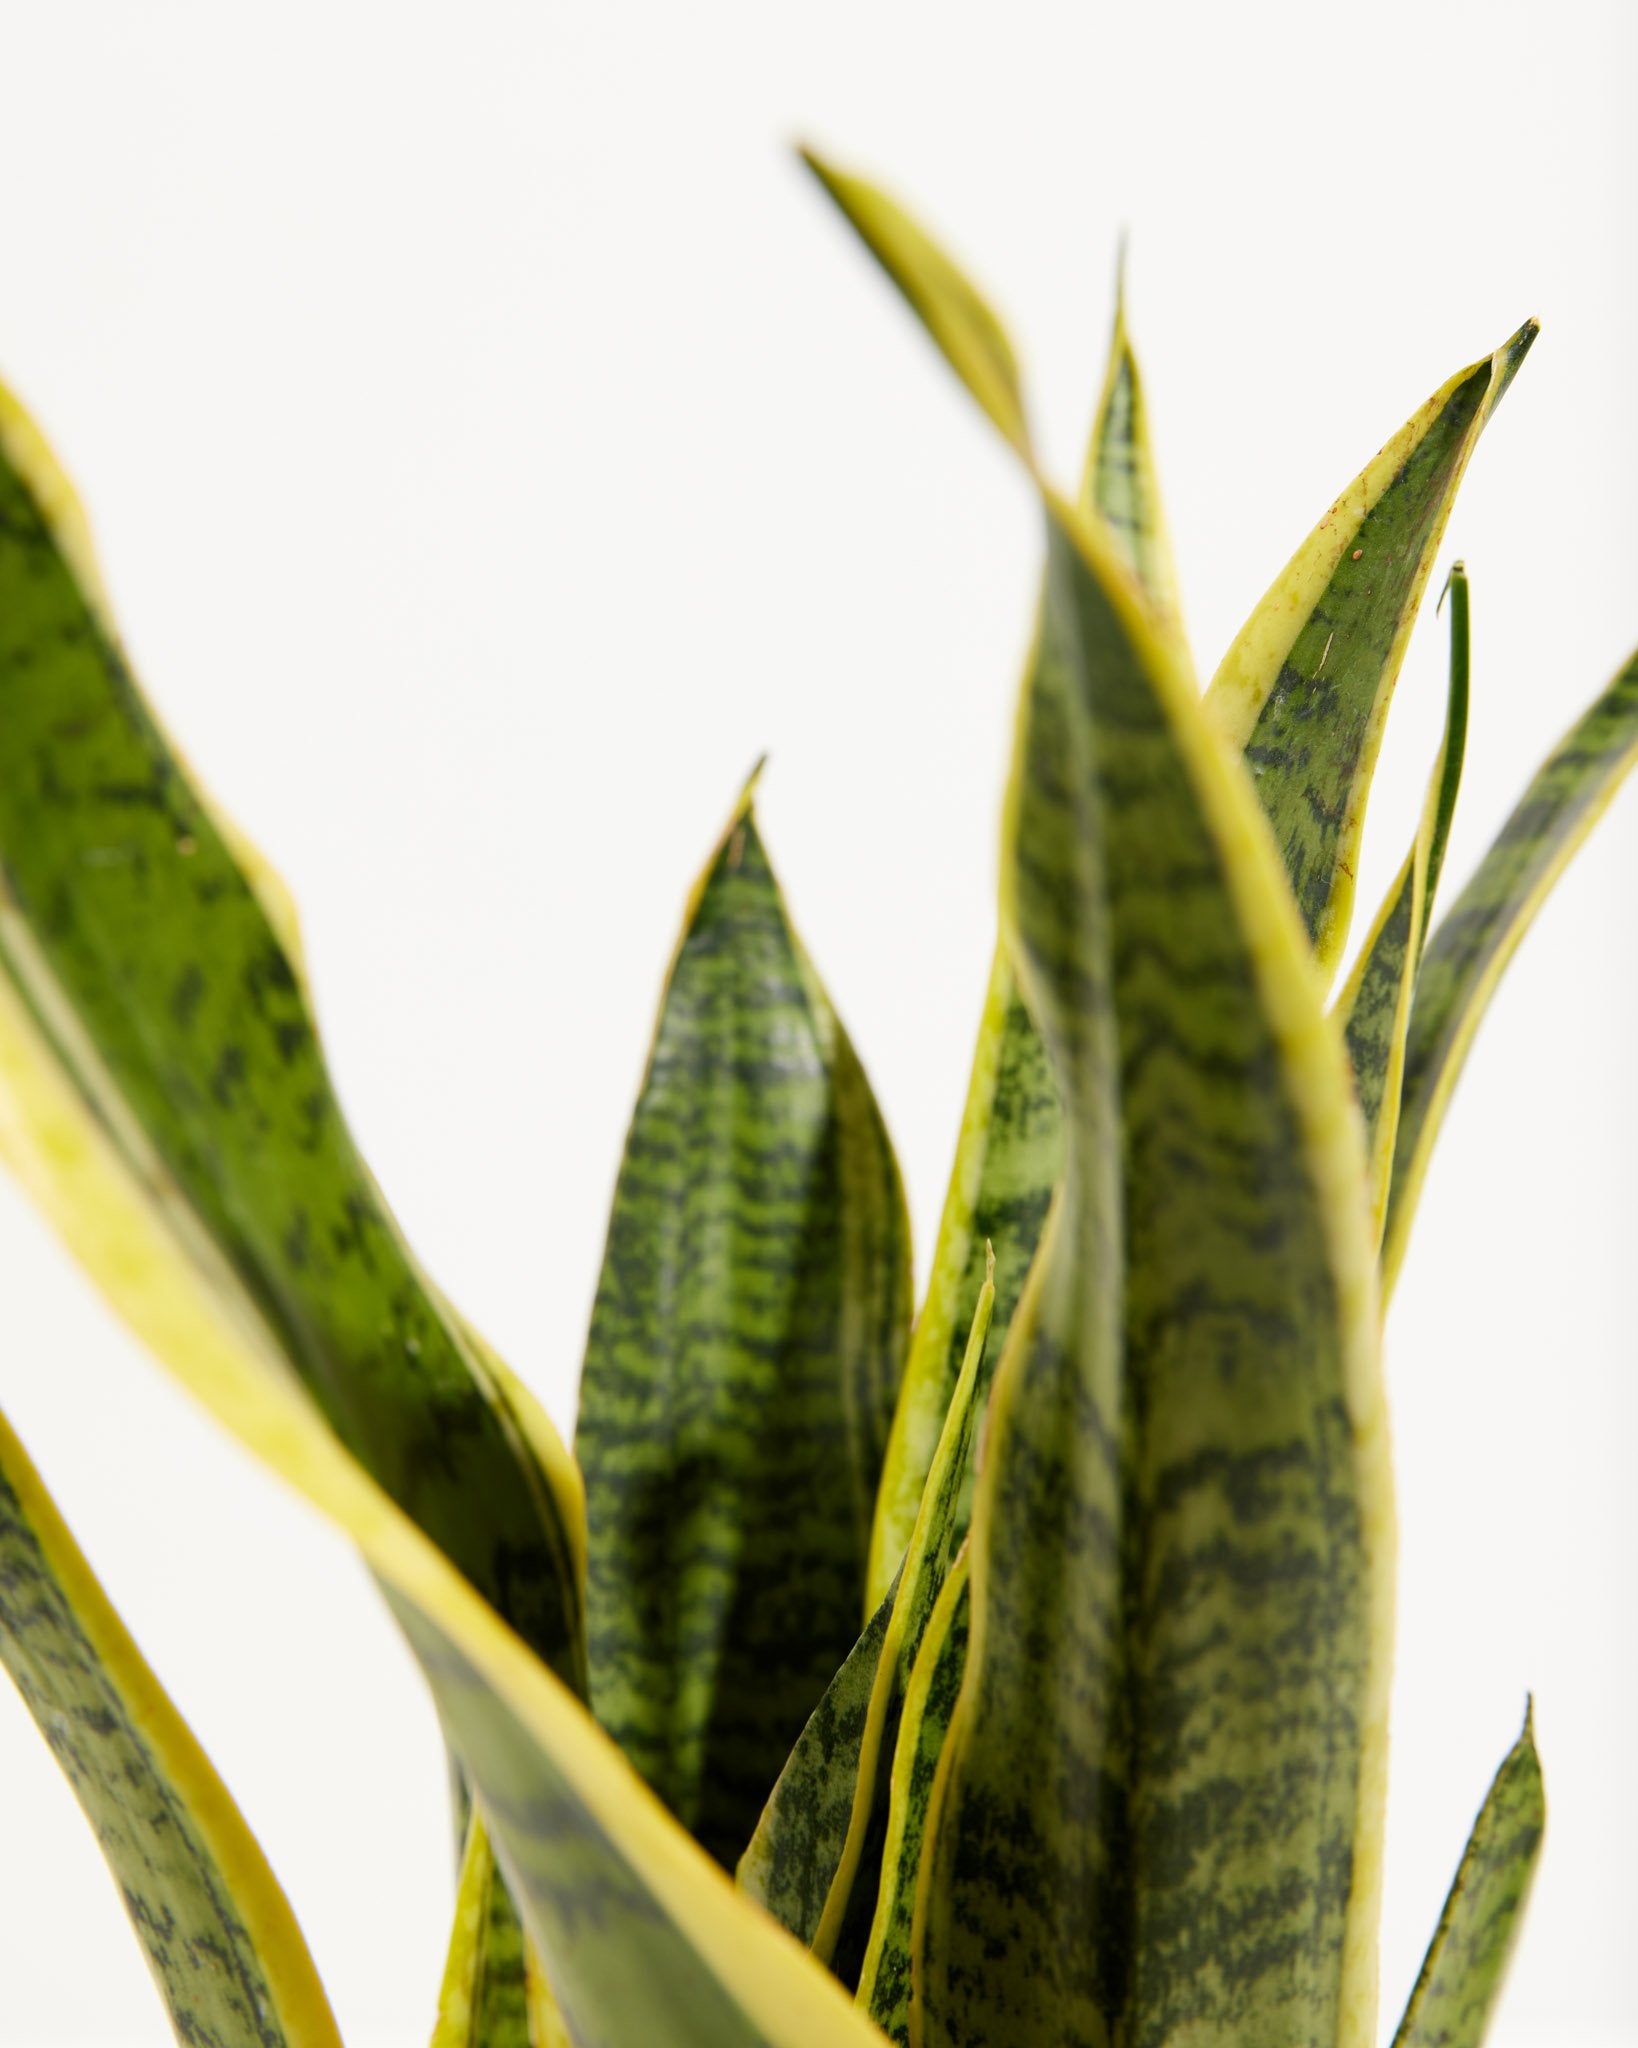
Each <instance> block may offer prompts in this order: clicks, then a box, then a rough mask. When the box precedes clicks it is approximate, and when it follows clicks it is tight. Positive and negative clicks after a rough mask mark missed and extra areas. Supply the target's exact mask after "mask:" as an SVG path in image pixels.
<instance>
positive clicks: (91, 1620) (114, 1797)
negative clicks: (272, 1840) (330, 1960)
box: [0, 1417, 340, 2048]
mask: <svg viewBox="0 0 1638 2048" xmlns="http://www.w3.org/2000/svg"><path fill="white" fill-rule="evenodd" d="M0 1663H3V1664H4V1665H5V1667H6V1670H7V1671H8V1672H9V1673H10V1674H11V1677H12V1679H13V1680H14V1682H15V1683H16V1686H17V1689H18V1691H19V1692H20V1693H21V1694H22V1696H23V1701H24V1704H25V1705H26V1706H27V1708H28V1710H29V1712H30V1713H31V1714H32V1715H33V1716H34V1719H35V1721H36V1723H37V1724H38V1726H39V1729H40V1733H41V1734H42V1735H43V1736H44V1737H45V1739H46V1741H47V1743H48V1744H49V1745H50V1747H51V1752H52V1754H53V1755H54V1756H55V1757H56V1759H57V1762H58V1764H59V1765H60V1766H61V1768H62V1771H63V1774H64V1776H65V1777H66V1778H67V1779H68V1782H69V1784H70V1785H71V1786H72V1788H73V1791H74V1796H75V1798H76V1799H77V1800H78V1801H79V1803H80V1806H81V1808H82V1810H83V1811H84V1813H85V1817H86V1819H87V1820H88V1821H89V1822H90V1824H91V1827H92V1829H93V1830H94V1832H95V1834H96V1837H97V1846H98V1847H99V1848H100V1849H101V1851H102V1854H103V1857H104V1860H105V1861H106V1862H107V1864H108V1868H109V1872H110V1874H111V1875H112V1877H113V1879H114V1882H115V1883H116V1884H117V1885H118V1887H119V1891H120V1895H121V1897H122V1899H123V1900H124V1904H125V1910H126V1912H127V1913H128V1914H129V1915H130V1919H131V1925H132V1927H133V1928H134V1929H135V1931H136V1935H137V1938H138V1940H139V1941H140V1942H141V1944H142V1948H143V1952H144V1954H145V1956H146V1957H147V1961H148V1967H149V1969H150V1970H151V1971H152V1973H153V1977H154V1982H155V1983H156V1984H157V1985H158V1987H159V1992H160V1995H161V1997H162V1998H163V1999H164V2001H165V2005H166V2008H167V2010H168V2011H169V2014H170V2019H171V2025H172V2027H173V2028H174V2029H175V2032H176V2037H177V2039H178V2040H179V2041H180V2042H183V2043H185V2044H192V2048H284V2044H289V2048H319V2044H324V2043H330V2044H334V2048H340V2036H339V2035H338V2034H337V2032H336V2027H335V2022H334V2020H333V2019H332V2018H331V2016H330V2010H329V2007H328V2005H327V2004H326V2003H325V1998H324V1992H323V1990H322V1988H321V1987H320V1984H319V1981H318V1976H317V1973H316V1971H315V1970H314V1968H313V1963H312V1959H311V1957H310V1956H309V1955H308V1953H307V1948H306V1945H305V1944H304V1942H303V1941H302V1938H301V1933H300V1930H299V1929H298V1927H297V1926H296V1922H295V1917H294V1915H293V1914H292V1913H291V1911H290V1908H289V1906H288V1905H287V1904H286V1902H285V1898H284V1894H283V1893H282V1892H281V1891H280V1890H279V1887H278V1883H277V1881H276V1880H275V1878H274V1876H273V1873H272V1872H271V1871H270V1870H269V1869H268V1867H267V1864H266V1861H265V1859H264V1858H263V1856H262V1853H261V1851H260V1849H259V1848H258V1847H257V1846H256V1841H255V1838H254V1837H253V1836H252V1834H251V1832H250V1830H249V1828H248V1827H247V1826H246V1825H245V1823H244V1821H243V1819H242V1818H241V1816H240V1814H239V1811H238V1809H237V1807H235V1805H234V1804H233V1801H232V1799H231V1798H230V1797H229V1795H228V1792H227V1789H226V1787H225V1786H224V1785H223V1784H222V1782H221V1780H220V1779H219V1778H218V1777H217V1775H216V1773H215V1772H214V1771H213V1770H212V1769H211V1766H210V1764H209V1762H208V1761H207V1759H206V1758H205V1756H204V1754H203V1752H202V1751H201V1750H200V1749H199V1747H198V1745H197V1743H195V1741H194V1739H193V1737H192V1735H191V1734H190V1733H189V1731H188V1729H187V1726H186V1725H185V1723H184V1722H183V1720H182V1718H181V1716H180V1715H179V1714H178V1713H177V1711H176V1709H175V1708H174V1707H173V1706H172V1705H171V1703H170V1701H169V1699H167V1697H166V1696H165V1693H164V1691H163V1690H162V1688H161V1687H160V1684H159V1682H158V1680H157V1679H156V1678H155V1677H154V1675H153V1673H152V1672H151V1671H150V1670H149V1669H148V1667H147V1665H146V1664H145V1663H144V1662H143V1660H142V1656H141V1653H140V1652H139V1651H138V1650H137V1647H136V1645H135V1644H134V1643H133V1642H132V1641H131V1639H130V1637H129V1636H128V1635H127V1634H126V1632H125V1630H124V1628H123V1627H122V1626H121V1624H120V1621H119V1618H118V1616H117V1615H116V1614H115V1613H114V1611H113V1609H112V1608H111V1607H110V1606H109V1604H108V1601H107V1598H106V1596H105V1595H104V1593H103V1591H102V1589H101V1587H100V1586H99V1585H98V1584H97V1582H96V1579H95V1578H94V1577H93V1576H92V1573H91V1569H90V1567H89V1565H87V1563H86V1561H85V1559H84V1558H83V1557H82V1556H81V1554H80V1552H79V1550H78V1548H77V1547H76V1545H75V1543H74V1540H73V1538H72V1536H70V1534H69V1532H68V1530H67V1529H66V1528H65V1527H64V1525H63V1522H62V1520H61V1518H60V1517H59V1516H58V1514H57V1512H56V1510H55V1508H54V1507H53V1505H52V1503H51V1499H50V1497H49V1495H48V1494H47V1493H46V1490H45V1487H44V1485H43V1484H42V1482H41V1480H40V1476H39V1474H38V1473H37V1472H36V1471H35V1470H34V1467H33V1466H32V1465H31V1464H30V1462H29V1460H28V1457H27V1456H26V1454H25V1453H24V1451H23V1448H22V1446H21V1444H19V1443H18V1441H17V1439H16V1437H15V1436H14V1435H13V1434H12V1432H11V1429H10V1427H9V1426H8V1425H7V1423H6V1422H5V1420H4V1418H3V1417H0ZM45 1910H46V1907H45V1904H44V1902H42V1912H43V1911H45ZM11 1932H12V1934H13V1935H15V1936H16V1937H18V1938H19V1939H22V1940H26V1939H27V1938H28V1937H27V1930H26V1928H14V1929H12V1930H11Z"/></svg>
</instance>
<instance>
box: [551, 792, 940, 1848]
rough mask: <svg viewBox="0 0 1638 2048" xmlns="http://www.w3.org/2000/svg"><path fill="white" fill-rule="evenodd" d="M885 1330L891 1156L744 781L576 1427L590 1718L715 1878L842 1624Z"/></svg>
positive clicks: (618, 1204)
mask: <svg viewBox="0 0 1638 2048" xmlns="http://www.w3.org/2000/svg"><path fill="white" fill-rule="evenodd" d="M909 1323H910V1273H909V1226H908V1223H907V1220H906V1217H905V1211H904V1197H903V1193H902V1190H901V1188H900V1185H899V1177H898V1169H897V1167H896V1165H895V1163H894V1160H893V1154H892V1149H891V1147H890V1146H889V1144H888V1141H887V1135H886V1132H885V1130H884V1129H883V1126H882V1121H881V1117H880V1115H879V1114H878V1112H877V1109H876V1105H875V1102H874V1100H873V1098H872V1096H871V1094H870V1089H869V1086H868V1084H867V1082H866V1081H865V1078H864V1074H863V1072H862V1070H861V1069H860V1066H859V1063H858V1060H857V1058H856V1056H855V1054H854V1052H853V1049H852V1047H851V1046H850V1045H849V1043H848V1041H847V1037H846V1034H845V1033H844V1032H843V1031H842V1029H841V1026H840V1025H839V1024H838V1023H837V1021H836V1018H835V1015H834V1013H833V1012H832V1010H831V1008H830V1005H829V1003H828V1002H827V1001H826V1000H825V997H824V994H823V991H822V990H821V989H820V987H819V985H818V982H817V980H816V978H815V977H814V975H813V973H812V970H811V968H810V967H809V965H808V963H807V961H806V959H805V957H804V956H803V954H802V951H801V948H800V946H799V945H798V943H797V941H796V938H795V936H794V934H793V933H792V931H791V928H790V925H789V922H788V920H787V918H786V915H785V910H784V906H783V904H782V903H781V901H780V897H779V892H778V890H777V888H776V886H775V883H774V879H773V875H772V872H771V871H770V869H769V866H768V860H767V855H766V853H765V852H764V849H763V844H762V840H761V837H760V835H759V833H758V831H757V828H756V821H755V819H754V817H753V816H752V813H751V808H750V792H749V791H747V793H746V796H745V799H744V800H743V802H742V804H741V805H740V807H739V808H738V809H737V810H736V812H735V814H734V816H733V818H732V819H731V820H730V822H729V826H728V829H727V831H726V832H725V833H724V835H723V838H722V840H721V843H720V844H719V845H718V847H717V849H716V851H715V852H714V853H713V855H712V857H711V859H710V861H709V862H708V863H707V866H706V870H705V873H704V874H703V876H702V877H701V879H700V882H699V884H698V886H697V887H696V889H695V892H694V895H693V899H692V901H691V902H690V905H689V910H688V916H687V919H686V923H685V928H684V931H683V936H682V941H681V944H680V945H679V947H678V950H677V955H676V959H675V961H674V963H673V966H672V969H671V974H670V978H669V980H668V982H667V986H666V991H665V998H664V1002H663V1005H662V1009H661V1013H660V1021H659V1027H658V1030H657V1032H656V1035H655V1040H654V1049H653V1053H652V1056H651V1058H650V1061H649V1068H648V1073H647V1076H646V1078H645V1080H644V1082H643V1089H642V1094H641V1097H640V1099H639V1101H638V1104H637V1110H636V1114H635V1116H634V1117H633V1120H632V1126H631V1132H630V1136H629V1137H628V1139H627V1141H626V1152H625V1160H624V1163H623V1165H622V1167H621V1171H620V1181H619V1186H618V1188H617V1190H616V1193H615V1199H614V1213H613V1218H612V1220H611V1223H610V1226H609V1238H608V1249H607V1252H606V1254H605V1257H604V1264H603V1275H602V1279H601V1281H600V1283H599V1287H598V1293H597V1303H596V1308H595V1310H594V1312H593V1317H592V1328H591V1338H590V1342H589V1345H588V1347H587V1354H586V1368H585V1374H584V1377H583V1379H582V1381H581V1389H580V1420H579V1424H578V1428H577V1432H576V1449H577V1451H578V1453H579V1456H580V1460H581V1463H582V1466H583V1468H584V1471H585V1475H586V1490H587V1506H588V1527H589V1568H588V1582H587V1583H588V1591H587V1615H588V1632H589V1647H590V1662H591V1687H592V1690H591V1696H592V1704H593V1707H594V1710H595V1711H596V1714H597V1717H598V1719H599V1720H600V1721H601V1722H602V1724H603V1726H604V1727H605V1728H607V1729H608V1730H609V1731H610V1733H611V1734H612V1735H613V1736H614V1737H615V1738H616V1740H617V1741H618V1742H619V1743H620V1745H621V1747H622V1748H623V1749H624V1750H625V1751H626V1753H627V1755H628V1756H629V1757H630V1758H631V1759H632V1761H633V1762H634V1763H635V1764H636V1766H637V1768H638V1769H639V1770H640V1771H641V1772H642V1774H643V1776H644V1777H645V1778H646V1779H647V1780H648V1782H649V1783H650V1784H651V1785H652V1786H653V1787H654V1788H655V1790H656V1791H657V1792H658V1793H659V1794H660V1796H661V1797H662V1798H663V1799H664V1800H665V1802H666V1804H667V1805H668V1806H669V1807H670V1808H671V1810H672V1812H673V1813H675V1814H676V1815H677V1816H678V1818H679V1819H680V1820H682V1822H683V1823H684V1825H685V1826H687V1827H688V1828H689V1829H690V1830H691V1831H692V1832H693V1833H694V1834H695V1835H696V1836H697V1837H698V1839H699V1840H700V1841H701V1842H703V1843H704V1844H705V1846H706V1847H707V1848H708V1849H709V1850H710V1851H711V1853H712V1854H713V1855H714V1856H715V1857H716V1858H717V1859H718V1861H719V1862H722V1863H724V1864H726V1865H728V1866H729V1867H732V1865H733V1864H734V1863H735V1862H736V1861H737V1860H738V1858H739V1856H740V1854H741V1852H742V1851H743V1850H744V1848H745V1845H746V1843H747V1842H748V1841H749V1840H750V1838H751V1833H752V1830H753V1829H754V1828H755V1826H756V1823H757V1816H758V1814H759V1813H760V1812H761V1810H762V1806H763V1803H764V1801H765V1800H766V1799H767V1796H768V1790H769V1787H770V1786H771V1785H772V1784H773V1782H774V1780H775V1779H776V1778H777V1777H778V1775H779V1772H780V1768H781V1766H782V1765H783V1764H784V1762H785V1759H786V1757H787V1756H788V1755H789V1753H790V1750H791V1747H792V1745H793V1744H794V1743H795V1741H796V1739H797V1737H798V1736H799V1735H800V1734H801V1732H802V1729H803V1726H804V1724H805V1723H806V1721H807V1719H808V1716H809V1715H810V1714H811V1713H812V1712H813V1709H814V1707H815V1705H816V1704H817V1703H818V1701H819V1698H820V1696H821V1695H822V1694H823V1692H824V1690H825V1687H826V1685H827V1684H828V1683H829V1681H830V1679H831V1677H832V1675H833V1674H834V1673H835V1672H836V1670H837V1667H838V1666H839V1665H840V1664H841V1663H842V1661H843V1659H844V1658H845V1657H846V1656H847V1654H848V1652H849V1650H850V1649H851V1648H852V1646H853V1643H854V1639H855V1637H856V1636H857V1635H858V1631H859V1615H860V1612H861V1605H862V1602H863V1599H864V1587H865V1561H866V1555H867V1550H868V1544H869V1536H870V1517H871V1510H872V1506H873V1504H874V1501H875V1497H876V1487H877V1482H878V1480H879V1477H880V1474H881V1464H882V1455H883V1451H884V1449H885V1447H886V1442H887V1434H888V1428H889V1425H890V1422H891V1419H892V1414H893V1404H894V1401H895V1399H896V1396H897V1393H898V1383H899V1376H900V1374H901V1372H902V1370H903V1364H904V1352H905V1346H906V1344H907V1342H908V1338H909Z"/></svg>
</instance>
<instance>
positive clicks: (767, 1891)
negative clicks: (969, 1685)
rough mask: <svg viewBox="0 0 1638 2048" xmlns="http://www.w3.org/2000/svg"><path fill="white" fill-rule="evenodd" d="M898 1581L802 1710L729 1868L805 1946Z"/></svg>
mask: <svg viewBox="0 0 1638 2048" xmlns="http://www.w3.org/2000/svg"><path fill="white" fill-rule="evenodd" d="M898 1584H899V1582H898V1580H897V1579H895V1580H894V1581H893V1584H892V1586H891V1588H890V1589H889V1591H888V1593H887V1595H886V1597H885V1598H884V1599H883V1601H882V1603H881V1605H880V1606H879V1607H878V1608H877V1609H876V1612H875V1613H874V1614H873V1615H872V1616H871V1617H870V1620H869V1621H868V1622H867V1623H866V1624H865V1630H864V1633H863V1635H861V1636H860V1638H859V1640H858V1641H857V1642H856V1643H855V1644H854V1645H853V1648H852V1649H851V1650H850V1651H849V1652H848V1654H847V1660H846V1662H845V1663H844V1664H843V1665H842V1668H841V1670H840V1671H838V1672H837V1674H836V1676H835V1677H834V1678H833V1679H832V1680H831V1682H830V1684H829V1685H827V1686H826V1687H825V1694H824V1698H823V1699H821V1700H820V1702H819V1704H818V1706H816V1707H815V1708H814V1710H813V1712H812V1714H811V1715H810V1716H809V1717H808V1724H807V1726H806V1727H805V1728H804V1729H803V1730H802V1733H801V1734H800V1736H798V1738H797V1742H796V1747H795V1748H794V1749H793V1750H792V1751H791V1753H790V1756H789V1757H788V1758H787V1760H786V1763H785V1768H784V1769H783V1770H782V1771H781V1772H780V1774H779V1782H778V1783H777V1784H776V1785H775V1786H774V1789H773V1791H772V1792H771V1793H770V1794H769V1797H768V1803H767V1805H766V1806H765V1807H764V1808H763V1810H762V1818H761V1819H760V1820H759V1821H758V1822H757V1827H756V1833H755V1834H754V1835H753V1836H752V1837H751V1844H750V1847H749V1848H748V1849H747V1850H746V1851H745V1854H744V1855H743V1856H742V1857H741V1858H740V1860H739V1868H738V1870H737V1871H736V1872H735V1876H736V1878H737V1880H738V1882H739V1884H740V1885H741V1887H742V1888H743V1889H744V1890H745V1892H746V1893H748V1894H749V1896H750V1897H751V1898H753V1899H755V1900H756V1902H757V1904H758V1905H759V1906H761V1907H763V1908H764V1909H765V1910H766V1911H767V1912H769V1913H771V1914H772V1915H773V1916H774V1918H775V1919H776V1920H777V1921H778V1922H779V1924H780V1925H781V1926H782V1927H788V1928H789V1929H790V1931H791V1933H792V1934H794V1935H795V1936H796V1938H797V1940H798V1941H800V1942H803V1943H805V1944H806V1946H807V1947H809V1948H812V1946H813V1944H814V1940H815V1938H816V1937H817V1935H818V1932H819V1923H820V1921H821V1919H822V1918H823V1917H824V1911H825V1903H826V1901H827V1900H828V1899H829V1897H830V1893H831V1887H832V1885H834V1884H835V1882H836V1873H837V1871H838V1870H839V1869H840V1868H841V1864H842V1857H843V1854H844V1852H845V1851H846V1848H847V1835H848V1828H849V1826H850V1825H851V1823H852V1820H853V1807H854V1802H855V1800H856V1798H857V1797H858V1788H859V1766H860V1759H861V1758H862V1756H863V1755H864V1751H865V1744H866V1741H867V1738H868V1736H869V1734H870V1704H871V1701H872V1699H873V1698H874V1696H875V1691H876V1679H877V1675H878V1673H879V1672H880V1670H881V1662H882V1647H883V1645H884V1643H885V1642H886V1640H887V1631H888V1624H889V1622H890V1621H891V1620H892V1618H893V1605H894V1601H895V1600H896V1598H897V1596H898Z"/></svg>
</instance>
